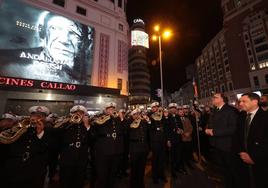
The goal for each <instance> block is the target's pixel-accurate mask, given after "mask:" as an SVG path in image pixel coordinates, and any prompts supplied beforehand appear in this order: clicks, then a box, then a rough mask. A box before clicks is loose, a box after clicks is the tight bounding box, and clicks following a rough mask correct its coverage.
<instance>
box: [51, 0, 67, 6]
mask: <svg viewBox="0 0 268 188" xmlns="http://www.w3.org/2000/svg"><path fill="white" fill-rule="evenodd" d="M53 3H54V4H55V5H58V6H61V7H64V6H65V0H53Z"/></svg>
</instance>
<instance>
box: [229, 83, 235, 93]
mask: <svg viewBox="0 0 268 188" xmlns="http://www.w3.org/2000/svg"><path fill="white" fill-rule="evenodd" d="M233 89H234V88H233V83H232V82H230V83H229V90H230V91H232V90H233Z"/></svg>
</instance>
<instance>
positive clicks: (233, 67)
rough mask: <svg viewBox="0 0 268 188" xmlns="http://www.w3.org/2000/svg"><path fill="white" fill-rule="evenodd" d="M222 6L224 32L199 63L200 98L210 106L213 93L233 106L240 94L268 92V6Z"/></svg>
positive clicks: (236, 0)
mask: <svg viewBox="0 0 268 188" xmlns="http://www.w3.org/2000/svg"><path fill="white" fill-rule="evenodd" d="M221 4H222V10H223V16H224V17H223V29H222V30H221V31H220V32H219V33H218V34H217V35H216V36H215V37H214V38H213V39H212V40H211V41H210V42H209V43H208V44H207V46H206V47H205V48H204V49H203V51H202V55H201V56H200V57H198V58H197V59H196V66H197V71H198V79H199V96H200V99H201V102H204V103H209V98H210V96H211V93H212V92H223V93H225V95H226V96H227V97H228V98H229V101H230V103H233V104H234V103H235V102H236V101H237V95H238V94H241V93H244V92H249V91H259V90H260V91H261V92H266V90H267V89H268V85H267V82H266V77H267V78H268V75H267V74H268V69H267V68H266V62H267V47H268V46H267V42H268V38H267V10H268V4H267V1H262V0H222V2H221ZM266 75H267V76H266ZM267 81H268V80H267Z"/></svg>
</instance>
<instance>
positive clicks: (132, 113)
mask: <svg viewBox="0 0 268 188" xmlns="http://www.w3.org/2000/svg"><path fill="white" fill-rule="evenodd" d="M137 113H141V110H140V109H139V108H136V109H135V110H133V111H132V112H131V113H130V115H132V116H133V115H134V114H137Z"/></svg>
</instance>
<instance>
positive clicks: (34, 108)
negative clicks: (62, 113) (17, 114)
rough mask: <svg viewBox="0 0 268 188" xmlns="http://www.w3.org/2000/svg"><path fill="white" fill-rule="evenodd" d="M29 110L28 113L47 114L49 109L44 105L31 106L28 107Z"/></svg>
mask: <svg viewBox="0 0 268 188" xmlns="http://www.w3.org/2000/svg"><path fill="white" fill-rule="evenodd" d="M29 112H30V114H34V113H41V114H45V115H46V116H47V115H48V114H49V109H48V108H47V107H45V106H32V107H30V108H29Z"/></svg>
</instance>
